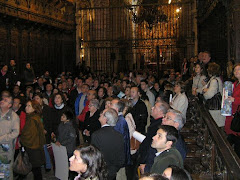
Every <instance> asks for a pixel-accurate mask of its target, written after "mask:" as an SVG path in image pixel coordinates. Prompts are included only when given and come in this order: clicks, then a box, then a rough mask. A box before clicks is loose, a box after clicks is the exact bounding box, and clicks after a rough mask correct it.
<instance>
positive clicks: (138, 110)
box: [130, 99, 148, 134]
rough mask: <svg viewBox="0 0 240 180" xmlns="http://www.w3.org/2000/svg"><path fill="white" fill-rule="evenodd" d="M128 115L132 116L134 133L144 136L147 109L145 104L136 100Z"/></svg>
mask: <svg viewBox="0 0 240 180" xmlns="http://www.w3.org/2000/svg"><path fill="white" fill-rule="evenodd" d="M130 113H131V114H132V116H133V119H134V121H135V124H136V131H138V132H140V133H142V134H145V126H146V125H147V117H148V112H147V107H146V105H145V103H144V102H143V101H142V100H141V99H138V101H137V103H136V104H135V105H134V106H133V108H132V109H131V111H130Z"/></svg>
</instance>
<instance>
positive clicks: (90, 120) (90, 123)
mask: <svg viewBox="0 0 240 180" xmlns="http://www.w3.org/2000/svg"><path fill="white" fill-rule="evenodd" d="M99 116H100V112H99V111H96V112H95V113H94V114H93V116H92V117H90V111H88V112H87V114H86V116H85V120H84V124H83V130H85V129H87V130H88V131H90V137H89V136H83V137H84V139H85V141H87V142H90V141H91V135H92V134H93V133H94V132H95V131H97V130H98V129H100V128H101V124H100V122H99V120H98V119H99Z"/></svg>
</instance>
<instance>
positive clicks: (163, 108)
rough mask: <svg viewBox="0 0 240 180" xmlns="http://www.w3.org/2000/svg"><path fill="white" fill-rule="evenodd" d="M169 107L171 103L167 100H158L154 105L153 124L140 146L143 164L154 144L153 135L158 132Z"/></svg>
mask: <svg viewBox="0 0 240 180" xmlns="http://www.w3.org/2000/svg"><path fill="white" fill-rule="evenodd" d="M168 109H169V105H168V104H167V103H165V102H157V103H156V104H155V105H154V106H153V107H152V112H151V116H152V118H151V124H150V126H149V127H148V130H147V134H146V138H145V139H144V141H143V142H142V143H141V145H140V148H139V153H140V157H141V160H140V161H141V164H144V162H145V161H146V158H147V155H148V150H149V148H150V147H151V144H152V137H153V136H155V134H156V133H157V130H158V127H159V126H160V125H161V124H162V118H163V117H164V116H165V114H166V113H167V111H168Z"/></svg>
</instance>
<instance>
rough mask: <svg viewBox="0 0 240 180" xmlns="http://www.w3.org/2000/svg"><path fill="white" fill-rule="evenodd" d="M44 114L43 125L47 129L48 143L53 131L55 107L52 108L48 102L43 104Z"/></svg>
mask: <svg viewBox="0 0 240 180" xmlns="http://www.w3.org/2000/svg"><path fill="white" fill-rule="evenodd" d="M42 116H43V126H44V129H45V130H46V131H47V134H45V138H46V143H47V144H49V143H50V142H51V133H52V132H53V130H52V129H53V127H52V125H53V120H54V113H53V109H51V108H50V107H49V106H47V105H46V104H44V105H43V109H42Z"/></svg>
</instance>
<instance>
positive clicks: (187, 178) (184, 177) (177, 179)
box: [169, 165, 192, 180]
mask: <svg viewBox="0 0 240 180" xmlns="http://www.w3.org/2000/svg"><path fill="white" fill-rule="evenodd" d="M169 168H172V175H171V178H170V180H192V178H191V175H190V174H189V172H187V171H186V170H185V169H182V168H180V167H178V166H174V165H171V166H169Z"/></svg>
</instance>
